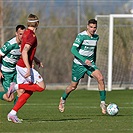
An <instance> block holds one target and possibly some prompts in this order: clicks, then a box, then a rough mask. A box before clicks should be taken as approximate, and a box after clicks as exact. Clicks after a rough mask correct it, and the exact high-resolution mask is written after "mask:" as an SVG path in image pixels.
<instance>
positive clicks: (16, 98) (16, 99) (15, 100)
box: [14, 96, 18, 105]
mask: <svg viewBox="0 0 133 133" xmlns="http://www.w3.org/2000/svg"><path fill="white" fill-rule="evenodd" d="M17 101H18V96H16V97H15V99H14V105H15V104H16V102H17Z"/></svg>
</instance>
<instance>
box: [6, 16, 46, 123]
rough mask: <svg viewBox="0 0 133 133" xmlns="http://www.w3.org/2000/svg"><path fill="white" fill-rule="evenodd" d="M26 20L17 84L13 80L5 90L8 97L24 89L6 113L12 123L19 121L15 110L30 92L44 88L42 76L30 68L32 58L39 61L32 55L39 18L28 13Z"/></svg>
mask: <svg viewBox="0 0 133 133" xmlns="http://www.w3.org/2000/svg"><path fill="white" fill-rule="evenodd" d="M27 21H28V22H27V27H28V28H27V29H26V30H25V32H24V34H23V37H22V44H21V53H22V55H21V57H20V59H19V61H18V63H17V66H16V70H17V84H15V83H14V82H13V83H12V84H11V86H10V88H9V91H8V92H7V95H8V97H10V95H11V94H12V93H13V92H14V91H16V90H18V89H22V90H23V91H24V93H23V94H22V95H21V96H20V97H19V98H18V101H17V102H16V104H15V105H14V107H13V108H12V110H11V111H10V113H9V114H8V118H10V119H11V120H12V122H14V123H21V121H20V120H19V119H18V117H17V112H18V110H19V109H20V108H21V107H22V106H23V105H24V104H25V103H26V101H27V99H28V98H29V97H30V96H31V95H32V93H33V92H35V91H39V92H41V91H43V90H45V88H46V86H45V83H44V81H43V78H42V76H41V75H40V74H39V73H38V72H37V71H36V70H35V69H34V68H32V63H33V59H34V61H35V62H36V63H37V64H40V61H39V60H37V59H36V58H35V57H34V55H35V52H36V48H37V37H36V35H35V31H36V30H37V27H38V25H39V19H38V17H37V16H36V15H33V14H30V15H29V16H28V20H27Z"/></svg>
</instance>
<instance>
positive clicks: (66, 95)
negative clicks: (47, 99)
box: [62, 92, 69, 100]
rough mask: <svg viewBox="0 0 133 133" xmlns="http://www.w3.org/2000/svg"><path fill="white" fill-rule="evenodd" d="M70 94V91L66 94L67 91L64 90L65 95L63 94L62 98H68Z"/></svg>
mask: <svg viewBox="0 0 133 133" xmlns="http://www.w3.org/2000/svg"><path fill="white" fill-rule="evenodd" d="M68 95H69V93H68V94H66V92H64V93H63V95H62V99H63V100H66V99H67V97H68Z"/></svg>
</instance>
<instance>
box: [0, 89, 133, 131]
mask: <svg viewBox="0 0 133 133" xmlns="http://www.w3.org/2000/svg"><path fill="white" fill-rule="evenodd" d="M62 93H63V90H55V91H54V90H46V91H44V92H41V93H38V92H35V93H34V94H33V95H32V96H31V98H30V99H29V101H28V102H27V103H26V104H25V105H24V106H23V107H22V108H21V109H20V111H19V113H18V116H19V118H23V119H24V121H23V123H22V124H14V123H12V122H8V121H7V119H6V116H7V114H8V112H9V111H10V109H11V108H12V106H13V103H7V102H4V101H0V132H1V133H119V132H121V133H132V132H133V90H119V91H117V90H115V91H111V92H107V98H106V102H107V103H110V102H114V103H116V104H117V105H118V106H119V109H120V110H119V113H118V115H117V116H108V115H102V113H101V109H100V107H99V104H100V101H99V92H98V91H88V90H76V91H74V92H72V93H71V94H70V96H69V98H68V99H67V102H66V106H65V107H66V108H65V112H64V113H60V112H59V111H58V104H59V99H60V96H61V95H62Z"/></svg>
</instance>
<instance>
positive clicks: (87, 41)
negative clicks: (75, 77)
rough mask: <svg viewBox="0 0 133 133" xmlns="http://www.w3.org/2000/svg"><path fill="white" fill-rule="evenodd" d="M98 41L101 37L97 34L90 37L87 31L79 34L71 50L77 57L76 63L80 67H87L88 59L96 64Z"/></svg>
mask: <svg viewBox="0 0 133 133" xmlns="http://www.w3.org/2000/svg"><path fill="white" fill-rule="evenodd" d="M98 40H99V36H98V35H97V34H94V35H93V36H92V37H90V36H89V35H88V34H87V31H83V32H81V33H79V34H78V35H77V37H76V39H75V41H74V43H73V46H72V48H71V52H72V54H73V55H74V56H75V58H74V62H75V63H76V64H79V65H85V60H86V59H88V60H90V61H91V62H95V61H96V48H97V41H98Z"/></svg>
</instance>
